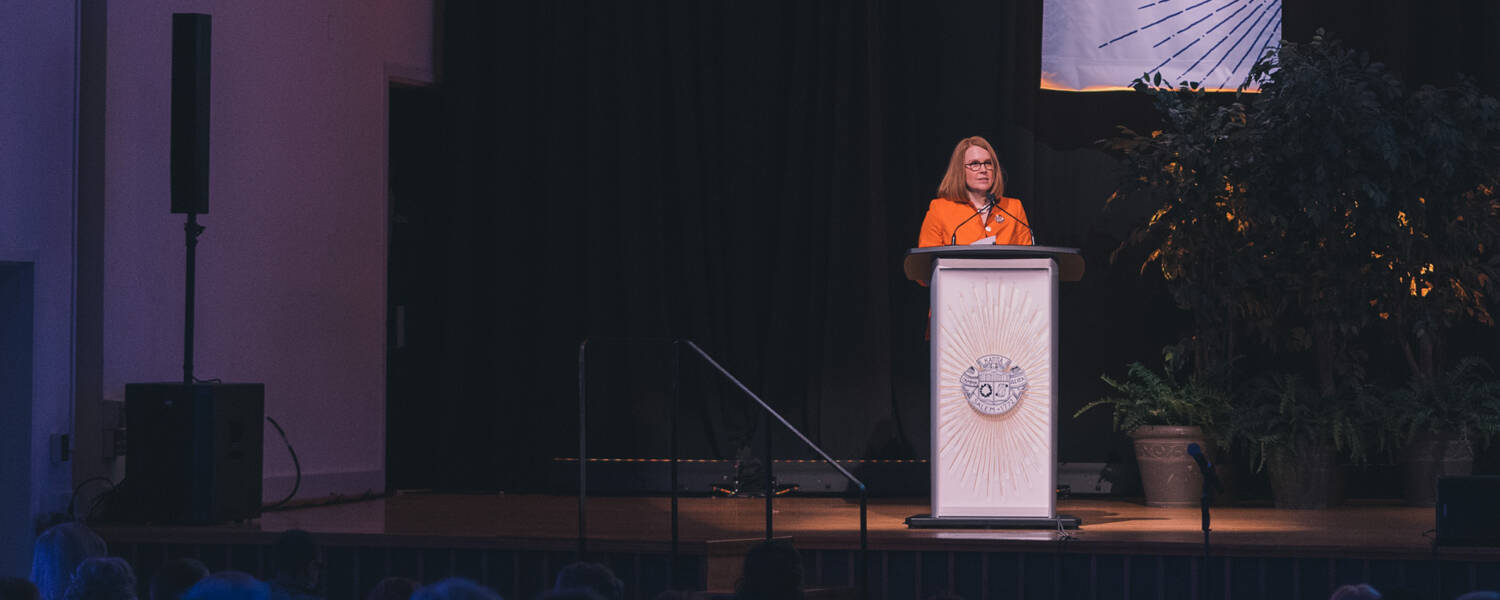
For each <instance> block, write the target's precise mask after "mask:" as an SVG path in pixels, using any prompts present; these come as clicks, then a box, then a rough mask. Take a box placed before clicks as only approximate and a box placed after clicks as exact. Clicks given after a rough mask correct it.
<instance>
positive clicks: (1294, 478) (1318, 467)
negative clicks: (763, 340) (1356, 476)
mask: <svg viewBox="0 0 1500 600" xmlns="http://www.w3.org/2000/svg"><path fill="white" fill-rule="evenodd" d="M1266 468H1267V470H1269V471H1270V475H1271V499H1272V501H1273V502H1274V503H1275V504H1276V508H1290V509H1313V508H1328V507H1330V506H1335V505H1337V504H1339V503H1341V502H1343V499H1344V498H1343V492H1344V478H1343V476H1342V472H1341V471H1340V470H1339V464H1338V454H1337V453H1336V452H1334V450H1333V447H1332V446H1330V445H1327V444H1303V445H1299V446H1298V447H1297V451H1296V452H1292V451H1290V450H1283V451H1279V452H1274V453H1273V454H1272V455H1271V456H1270V457H1269V458H1268V460H1267V461H1266Z"/></svg>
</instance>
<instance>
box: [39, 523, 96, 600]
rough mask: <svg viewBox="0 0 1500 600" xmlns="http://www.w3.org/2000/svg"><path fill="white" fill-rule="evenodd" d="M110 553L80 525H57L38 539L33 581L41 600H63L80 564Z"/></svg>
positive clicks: (91, 533) (93, 535)
mask: <svg viewBox="0 0 1500 600" xmlns="http://www.w3.org/2000/svg"><path fill="white" fill-rule="evenodd" d="M107 553H108V552H107V550H106V549H105V547H104V540H103V539H100V538H99V536H98V535H96V534H95V533H94V532H93V531H92V530H90V529H89V528H88V527H85V526H83V525H82V524H81V523H63V524H60V525H54V526H53V527H51V528H49V529H48V530H46V531H44V532H42V534H41V535H39V536H37V538H36V546H35V548H34V549H33V551H32V555H31V582H32V583H34V584H36V587H37V590H38V591H39V592H41V595H42V600H62V598H63V593H64V592H66V591H67V589H68V584H69V583H70V582H72V580H73V572H74V571H76V570H78V565H79V564H81V563H83V561H85V560H87V559H90V558H99V557H103V556H105V555H106V554H107Z"/></svg>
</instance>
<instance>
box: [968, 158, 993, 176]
mask: <svg viewBox="0 0 1500 600" xmlns="http://www.w3.org/2000/svg"><path fill="white" fill-rule="evenodd" d="M964 167H965V168H967V169H968V170H970V171H973V172H975V173H978V172H980V171H988V170H990V169H993V168H995V161H993V160H986V161H983V162H980V161H977V160H976V161H974V162H971V163H964Z"/></svg>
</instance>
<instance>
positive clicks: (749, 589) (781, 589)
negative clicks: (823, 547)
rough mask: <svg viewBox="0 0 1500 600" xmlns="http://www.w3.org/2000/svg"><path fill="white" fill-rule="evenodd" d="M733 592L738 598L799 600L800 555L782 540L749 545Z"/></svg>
mask: <svg viewBox="0 0 1500 600" xmlns="http://www.w3.org/2000/svg"><path fill="white" fill-rule="evenodd" d="M735 594H736V595H737V596H738V597H739V598H740V600H801V599H802V557H801V556H799V555H798V554H797V549H796V548H793V547H792V543H791V542H788V541H785V540H771V541H767V542H761V543H759V544H756V545H755V546H754V547H752V548H750V551H749V552H747V553H746V554H745V565H744V569H743V570H742V571H741V574H740V580H739V584H738V585H736V586H735Z"/></svg>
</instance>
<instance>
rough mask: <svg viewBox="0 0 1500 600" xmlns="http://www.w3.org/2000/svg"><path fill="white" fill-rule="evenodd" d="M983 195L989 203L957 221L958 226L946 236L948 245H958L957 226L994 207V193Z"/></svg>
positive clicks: (959, 226)
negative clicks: (950, 234)
mask: <svg viewBox="0 0 1500 600" xmlns="http://www.w3.org/2000/svg"><path fill="white" fill-rule="evenodd" d="M985 197H986V198H988V199H989V204H986V205H984V208H981V209H977V210H975V211H974V214H972V215H969V218H967V219H964V220H962V221H959V222H958V227H954V228H953V235H952V236H950V237H949V238H948V245H949V246H957V245H958V230H959V228H961V227H963V226H964V225H966V224H968V222H969V221H973V220H974V217H977V216H979V215H981V214H983V213H984V211H987V210H989V209H991V208H994V207H995V206H996V204H995V202H996V199H995V194H994V193H990V194H986V195H985ZM1002 210H1003V209H1002ZM1006 214H1010V213H1006Z"/></svg>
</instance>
